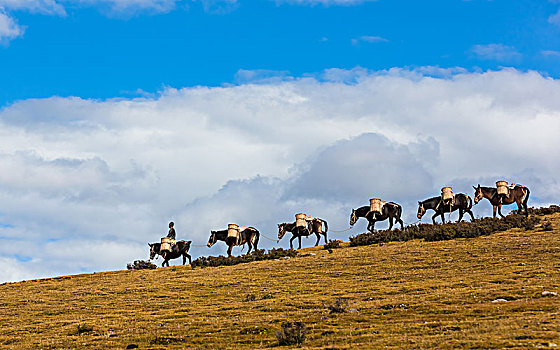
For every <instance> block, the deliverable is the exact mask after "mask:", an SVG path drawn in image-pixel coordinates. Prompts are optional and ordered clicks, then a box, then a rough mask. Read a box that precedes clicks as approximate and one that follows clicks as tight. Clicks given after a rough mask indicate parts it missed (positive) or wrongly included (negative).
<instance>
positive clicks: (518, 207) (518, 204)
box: [515, 199, 523, 215]
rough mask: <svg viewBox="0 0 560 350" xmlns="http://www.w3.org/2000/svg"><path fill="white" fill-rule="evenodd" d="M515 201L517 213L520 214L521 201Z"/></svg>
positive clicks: (521, 211) (521, 210)
mask: <svg viewBox="0 0 560 350" xmlns="http://www.w3.org/2000/svg"><path fill="white" fill-rule="evenodd" d="M515 203H517V214H519V215H521V214H522V213H523V209H522V205H521V201H520V200H518V199H517V200H515Z"/></svg>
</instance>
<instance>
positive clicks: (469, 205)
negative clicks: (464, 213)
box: [465, 193, 472, 210]
mask: <svg viewBox="0 0 560 350" xmlns="http://www.w3.org/2000/svg"><path fill="white" fill-rule="evenodd" d="M465 196H467V209H469V210H471V209H472V198H471V196H469V195H468V194H467V193H465Z"/></svg>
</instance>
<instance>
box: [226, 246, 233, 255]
mask: <svg viewBox="0 0 560 350" xmlns="http://www.w3.org/2000/svg"><path fill="white" fill-rule="evenodd" d="M232 249H233V244H232V245H230V246H229V248H228V250H227V256H228V257H230V256H231V250H232Z"/></svg>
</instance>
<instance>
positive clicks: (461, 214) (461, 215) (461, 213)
mask: <svg viewBox="0 0 560 350" xmlns="http://www.w3.org/2000/svg"><path fill="white" fill-rule="evenodd" d="M461 220H463V208H459V220H457V222H461Z"/></svg>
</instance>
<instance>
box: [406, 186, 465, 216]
mask: <svg viewBox="0 0 560 350" xmlns="http://www.w3.org/2000/svg"><path fill="white" fill-rule="evenodd" d="M441 192H442V193H441V196H437V197H432V198H428V199H426V200H423V201H420V202H418V212H417V214H416V216H417V217H418V219H422V216H424V214H426V212H427V211H428V210H433V211H435V214H434V215H433V216H432V222H433V223H434V224H435V223H436V217H438V216H440V217H441V222H442V223H445V218H444V217H443V214H444V213H452V212H454V211H455V210H459V220H458V221H461V220H463V214H465V213H469V215H470V216H471V220H474V215H473V212H472V211H471V208H472V199H471V197H469V195H468V194H466V193H457V194H453V191H452V190H451V187H444V188H442V189H441Z"/></svg>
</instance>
